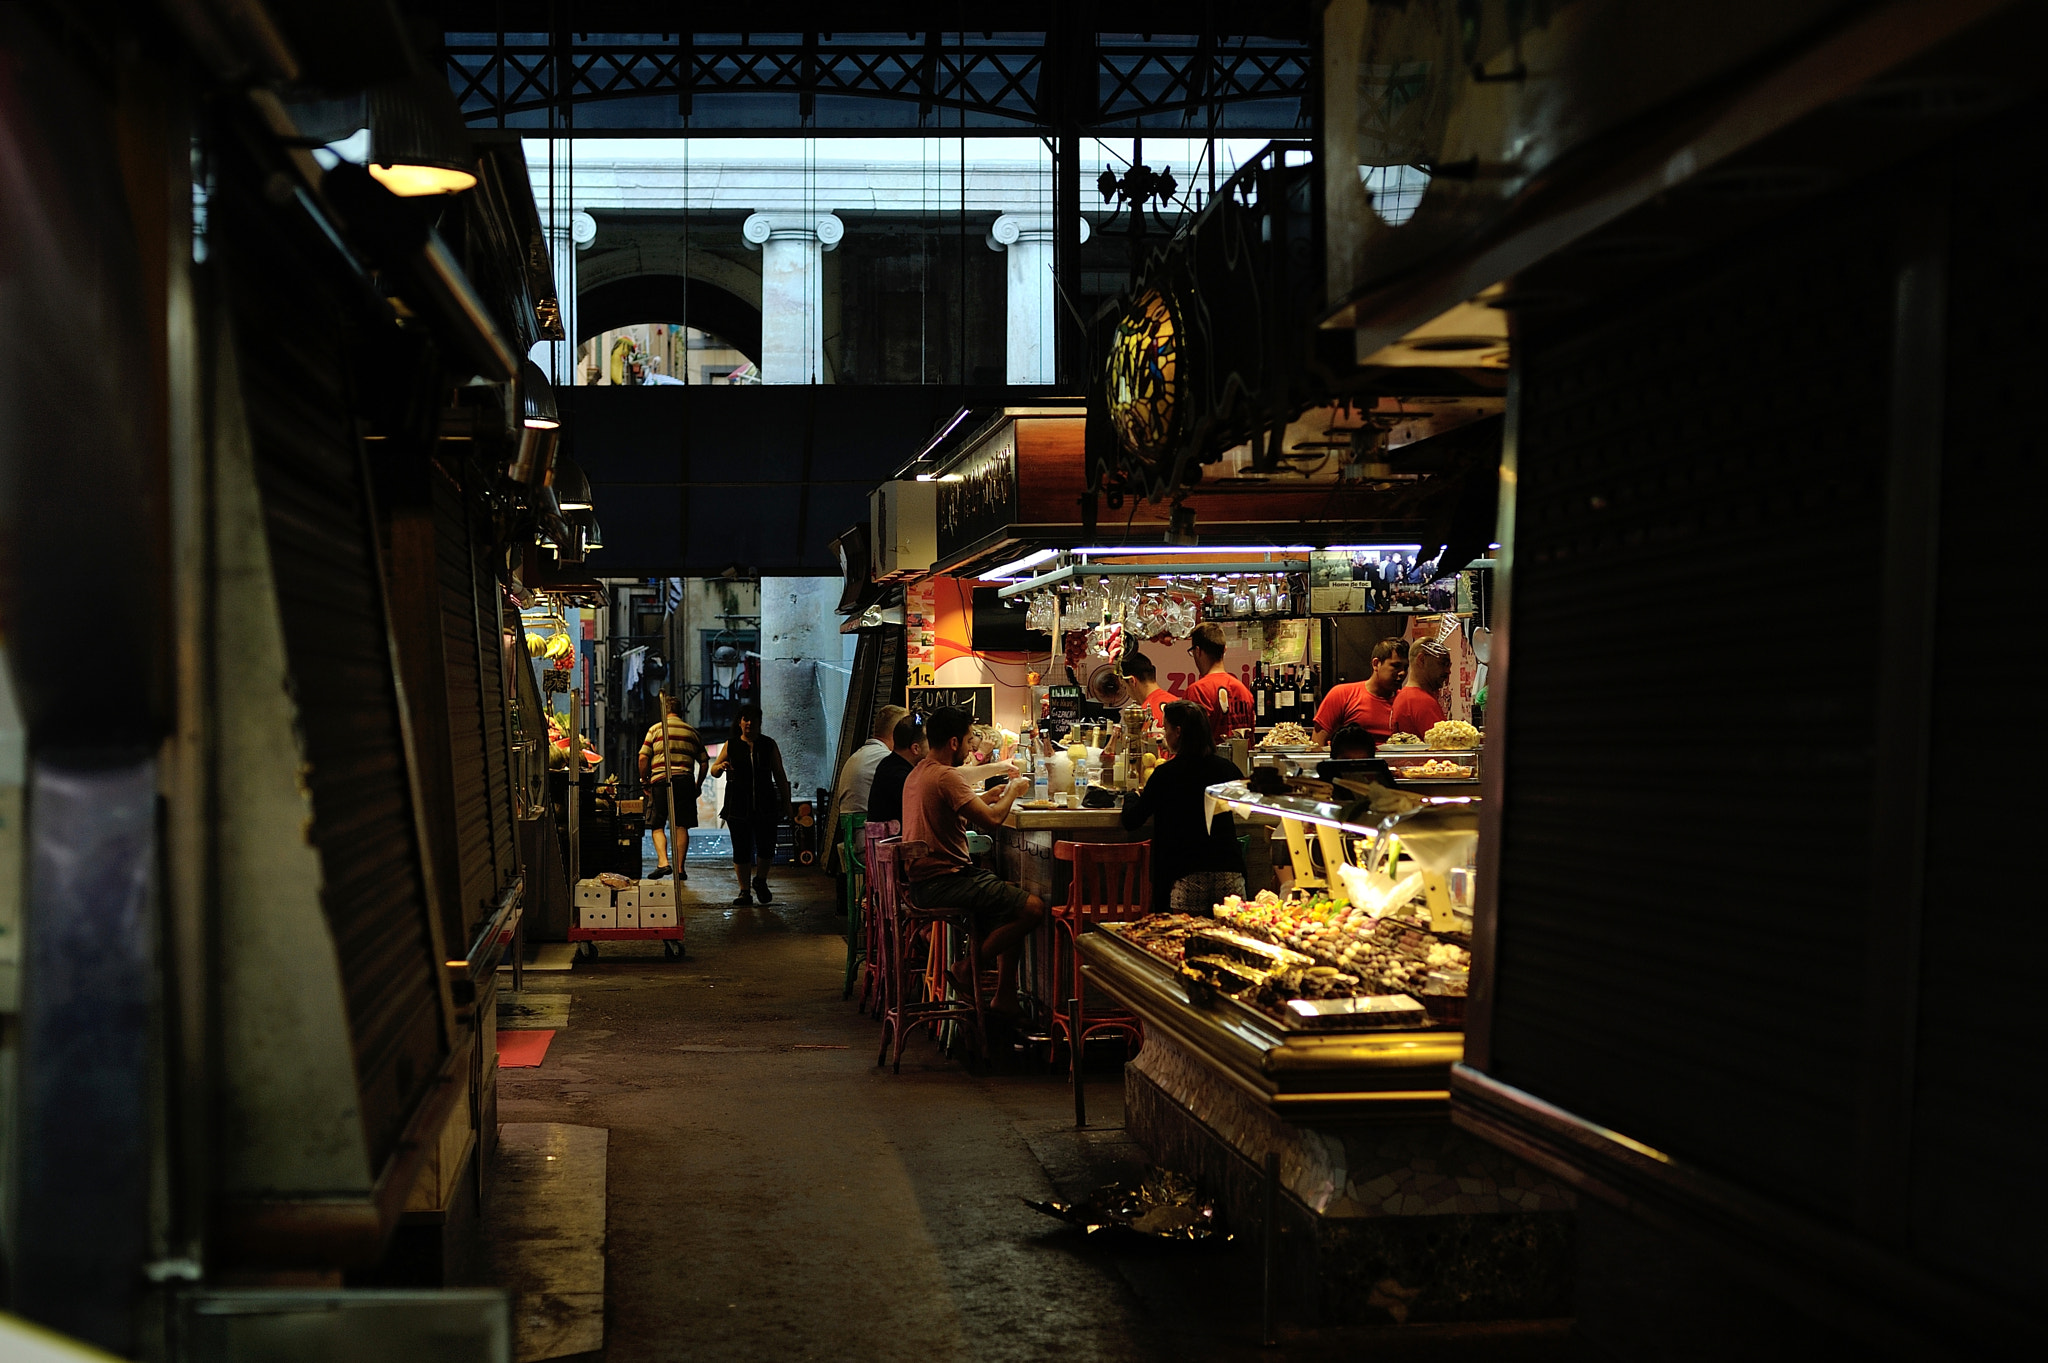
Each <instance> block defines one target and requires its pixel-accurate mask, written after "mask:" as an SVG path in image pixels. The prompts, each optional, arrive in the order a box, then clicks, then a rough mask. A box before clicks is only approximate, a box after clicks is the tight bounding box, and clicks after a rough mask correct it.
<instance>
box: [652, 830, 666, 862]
mask: <svg viewBox="0 0 2048 1363" xmlns="http://www.w3.org/2000/svg"><path fill="white" fill-rule="evenodd" d="M648 831H649V832H650V833H652V834H654V865H655V867H656V869H659V868H661V867H663V866H666V865H668V834H667V833H666V832H665V831H664V830H663V829H662V828H661V827H660V826H659V825H657V826H655V827H654V828H651V829H649V830H648Z"/></svg>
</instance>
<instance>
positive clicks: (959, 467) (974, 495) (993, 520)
mask: <svg viewBox="0 0 2048 1363" xmlns="http://www.w3.org/2000/svg"><path fill="white" fill-rule="evenodd" d="M1016 520H1017V423H1016V422H1014V421H1006V422H1004V423H1003V424H1002V426H1001V427H1000V428H999V429H997V430H995V431H993V432H991V433H990V434H989V435H988V437H987V438H986V439H984V440H983V441H982V442H981V443H980V444H978V445H976V446H974V447H973V448H972V449H970V450H969V451H968V452H967V453H966V454H965V455H963V456H962V457H961V459H960V462H959V463H957V464H955V465H953V467H952V468H951V469H950V470H948V471H947V473H946V474H945V475H944V478H943V481H941V482H940V484H939V556H940V557H941V558H944V557H945V556H946V555H948V554H950V553H952V552H954V551H955V550H957V549H963V548H965V547H967V546H968V545H970V544H973V543H975V542H976V541H977V540H981V539H984V538H986V537H987V536H989V535H991V534H994V533H995V532H996V531H998V530H1001V529H1003V528H1004V527H1005V526H1008V525H1011V524H1014V523H1015V522H1016Z"/></svg>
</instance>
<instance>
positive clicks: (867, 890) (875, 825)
mask: <svg viewBox="0 0 2048 1363" xmlns="http://www.w3.org/2000/svg"><path fill="white" fill-rule="evenodd" d="M862 817H863V819H865V818H866V816H865V815H863V816H862ZM902 832H903V822H902V820H900V819H878V820H875V821H874V822H872V823H864V824H863V826H862V828H861V831H860V847H859V849H858V850H859V860H860V867H861V881H862V884H861V888H862V891H863V903H862V907H861V949H860V959H861V967H862V970H861V980H860V1011H861V1012H863V1013H865V1012H867V1011H868V1006H869V1005H870V1004H873V1005H874V1014H875V1016H876V1017H880V1016H881V1015H882V947H883V933H884V932H885V930H886V929H887V927H888V921H887V917H886V915H885V914H884V913H883V911H882V910H881V908H879V907H878V901H877V898H876V895H875V849H876V848H877V847H878V846H880V845H881V844H882V843H884V842H886V841H888V840H889V839H891V838H894V837H897V836H899V835H900V834H901V833H902Z"/></svg>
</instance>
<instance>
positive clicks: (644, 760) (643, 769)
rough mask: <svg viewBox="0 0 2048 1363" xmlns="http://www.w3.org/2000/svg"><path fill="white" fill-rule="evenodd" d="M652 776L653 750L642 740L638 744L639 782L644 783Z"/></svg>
mask: <svg viewBox="0 0 2048 1363" xmlns="http://www.w3.org/2000/svg"><path fill="white" fill-rule="evenodd" d="M653 777H654V751H653V749H651V748H649V747H648V746H647V744H646V743H645V742H644V741H643V742H642V743H641V744H640V784H641V785H643V786H644V785H646V784H647V783H648V782H649V781H650V780H652V779H653Z"/></svg>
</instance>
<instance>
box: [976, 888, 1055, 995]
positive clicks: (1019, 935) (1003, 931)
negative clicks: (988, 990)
mask: <svg viewBox="0 0 2048 1363" xmlns="http://www.w3.org/2000/svg"><path fill="white" fill-rule="evenodd" d="M1043 921H1045V905H1044V903H1043V902H1042V901H1040V899H1039V898H1038V896H1037V895H1032V896H1031V897H1030V898H1029V899H1028V900H1026V901H1025V904H1024V912H1022V913H1020V914H1018V915H1017V916H1016V918H1014V919H1012V920H1011V921H1010V922H1008V923H1005V924H1003V925H1002V926H1001V927H999V928H997V929H996V930H995V931H994V932H992V933H990V934H989V935H988V936H987V937H985V938H983V939H982V943H981V960H980V961H979V962H978V964H979V965H980V966H982V967H983V968H984V969H986V968H987V966H988V965H989V963H990V962H992V961H993V962H994V963H995V966H996V971H997V974H996V1001H995V1009H996V1011H997V1012H999V1013H1015V1012H1017V1011H1019V1010H1018V1004H1017V949H1018V948H1019V947H1020V946H1022V945H1023V944H1024V939H1025V938H1027V937H1029V936H1030V935H1031V934H1032V933H1033V932H1035V931H1036V930H1037V928H1038V925H1039V924H1040V923H1041V922H1043Z"/></svg>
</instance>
